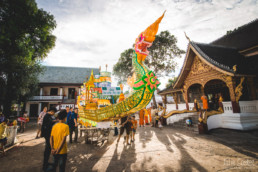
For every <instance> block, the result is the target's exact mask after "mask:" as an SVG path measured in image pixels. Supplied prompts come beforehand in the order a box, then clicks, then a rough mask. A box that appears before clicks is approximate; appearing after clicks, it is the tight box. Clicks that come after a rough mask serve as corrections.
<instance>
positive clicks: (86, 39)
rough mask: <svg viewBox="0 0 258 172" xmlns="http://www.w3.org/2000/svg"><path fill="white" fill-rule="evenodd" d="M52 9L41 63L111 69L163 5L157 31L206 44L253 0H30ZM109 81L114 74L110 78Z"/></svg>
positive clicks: (237, 20)
mask: <svg viewBox="0 0 258 172" xmlns="http://www.w3.org/2000/svg"><path fill="white" fill-rule="evenodd" d="M36 2H37V4H38V7H39V8H43V9H44V10H45V11H48V12H49V13H51V14H53V15H54V17H55V19H56V22H57V27H56V29H55V30H54V31H53V34H54V35H55V36H56V37H57V40H56V46H55V47H54V48H53V50H51V52H50V53H49V55H48V57H47V58H46V59H45V60H44V61H43V65H49V66H73V67H95V68H98V67H99V66H101V67H102V70H103V69H105V65H106V64H108V71H112V69H113V65H114V64H115V63H117V61H118V59H119V57H120V54H121V53H122V52H123V51H124V50H126V49H128V48H131V47H132V45H133V43H134V41H135V39H136V37H137V36H138V35H139V34H140V33H141V32H142V31H144V30H145V29H146V28H147V27H148V26H149V25H150V24H152V23H153V22H154V21H155V20H156V19H157V18H158V17H160V16H161V15H162V13H163V12H164V11H165V10H166V14H165V17H164V18H163V20H162V22H161V23H160V27H159V31H158V33H160V32H161V31H165V30H168V31H169V32H170V33H171V34H173V35H175V36H176V38H177V40H178V43H177V45H178V47H179V48H181V49H183V50H185V51H186V49H187V45H188V40H187V39H186V38H185V36H184V32H186V34H187V36H188V37H189V38H190V39H191V41H195V42H200V43H210V42H212V41H213V40H216V39H218V38H219V37H221V36H223V35H225V34H226V32H227V31H228V30H233V29H234V28H237V27H239V26H241V25H244V24H246V23H249V22H251V21H252V20H254V19H256V18H258V0H36ZM184 58H185V55H183V56H182V58H180V59H176V63H177V64H178V65H177V68H176V72H173V73H170V74H169V75H168V76H165V77H161V78H159V79H160V81H161V83H162V84H161V86H160V87H159V88H160V89H163V88H164V87H165V85H166V83H167V80H168V78H169V77H173V76H177V75H178V74H179V72H180V69H181V67H182V64H183V61H184ZM113 80H114V79H113Z"/></svg>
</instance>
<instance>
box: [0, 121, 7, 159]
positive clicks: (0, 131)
mask: <svg viewBox="0 0 258 172" xmlns="http://www.w3.org/2000/svg"><path fill="white" fill-rule="evenodd" d="M6 127H7V119H6V118H5V119H4V121H3V122H2V123H1V124H0V150H2V151H3V154H4V155H5V151H4V146H5V145H6V143H7V137H6Z"/></svg>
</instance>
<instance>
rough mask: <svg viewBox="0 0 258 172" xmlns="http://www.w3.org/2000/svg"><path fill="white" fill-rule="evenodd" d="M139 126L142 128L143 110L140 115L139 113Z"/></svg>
mask: <svg viewBox="0 0 258 172" xmlns="http://www.w3.org/2000/svg"><path fill="white" fill-rule="evenodd" d="M139 118H140V120H139V125H140V127H141V126H143V127H144V109H142V110H140V113H139Z"/></svg>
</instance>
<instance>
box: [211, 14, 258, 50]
mask: <svg viewBox="0 0 258 172" xmlns="http://www.w3.org/2000/svg"><path fill="white" fill-rule="evenodd" d="M257 38H258V18H257V19H255V20H253V21H251V22H250V23H247V24H245V25H243V26H241V27H238V28H237V29H235V30H234V31H232V32H231V33H230V34H226V35H224V36H222V37H220V38H218V39H217V40H215V41H213V42H211V43H210V44H212V45H222V46H227V47H234V48H237V49H238V50H244V49H247V48H250V47H253V46H257V45H258V44H257Z"/></svg>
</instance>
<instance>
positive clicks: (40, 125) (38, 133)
mask: <svg viewBox="0 0 258 172" xmlns="http://www.w3.org/2000/svg"><path fill="white" fill-rule="evenodd" d="M46 114H47V107H44V108H43V111H42V112H41V113H40V114H39V117H38V132H37V136H36V139H37V138H39V137H40V134H41V127H42V123H43V118H44V116H45V115H46Z"/></svg>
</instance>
